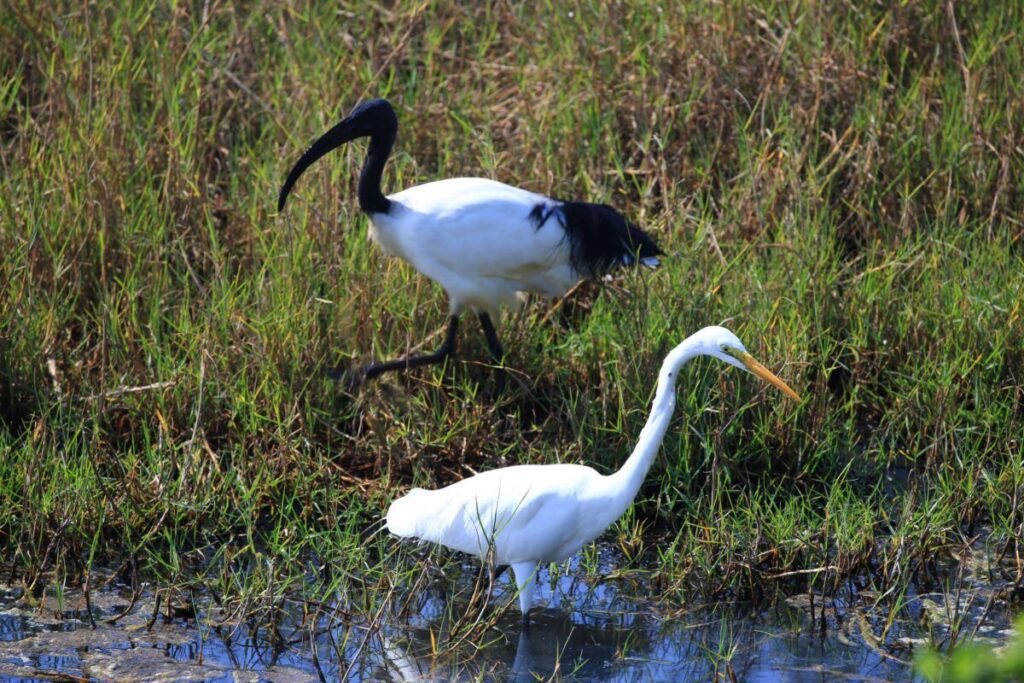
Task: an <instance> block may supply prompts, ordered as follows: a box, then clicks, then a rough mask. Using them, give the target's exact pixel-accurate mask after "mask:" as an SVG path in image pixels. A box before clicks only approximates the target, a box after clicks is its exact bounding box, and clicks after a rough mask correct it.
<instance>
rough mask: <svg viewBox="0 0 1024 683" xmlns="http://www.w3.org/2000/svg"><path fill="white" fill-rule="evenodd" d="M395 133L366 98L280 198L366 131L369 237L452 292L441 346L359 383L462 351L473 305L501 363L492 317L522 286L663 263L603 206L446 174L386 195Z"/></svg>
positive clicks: (385, 106) (363, 177) (560, 290)
mask: <svg viewBox="0 0 1024 683" xmlns="http://www.w3.org/2000/svg"><path fill="white" fill-rule="evenodd" d="M397 132H398V118H397V116H396V115H395V111H394V109H393V108H392V107H391V104H389V103H388V102H387V100H383V99H377V100H371V101H369V102H363V103H361V104H359V105H358V106H356V108H355V109H353V110H352V113H350V114H349V115H348V116H347V117H345V118H344V119H343V120H342V121H341V122H340V123H338V124H337V125H336V126H334V127H333V128H331V129H330V130H329V131H327V132H326V133H325V134H324V135H322V136H321V137H320V138H319V139H317V140H316V142H314V143H313V144H312V146H311V147H310V148H309V149H308V150H306V152H305V154H303V155H302V157H301V158H300V159H299V160H298V162H297V163H296V164H295V166H294V167H292V170H291V172H290V173H289V174H288V178H287V179H286V180H285V182H284V185H283V186H282V187H281V193H280V195H279V197H278V204H277V207H278V211H283V210H284V206H285V201H286V200H287V199H288V193H289V192H291V189H292V186H293V185H295V181H296V180H298V178H299V176H301V175H302V173H303V172H304V171H305V170H306V169H307V168H308V167H309V166H310V165H311V164H313V163H314V162H315V161H316V160H317V159H319V158H320V157H322V156H324V155H325V154H327V153H328V152H330V151H331V150H333V149H335V148H337V147H339V146H340V145H342V144H344V143H346V142H350V141H352V140H355V139H357V138H362V137H369V138H370V145H369V152H368V154H367V156H366V161H365V163H364V164H363V168H362V171H361V172H360V174H359V188H358V194H359V208H360V209H362V211H363V212H364V213H366V214H367V215H368V216H369V218H370V235H371V236H372V238H373V239H374V240H375V241H376V242H377V243H378V244H379V245H380V246H381V247H382V248H383V249H384V251H386V252H387V253H389V254H392V255H394V256H398V257H399V258H401V259H403V260H405V261H407V262H408V263H409V264H411V265H412V266H413V267H414V268H415V269H416V270H418V271H419V272H421V273H423V274H424V275H426V276H427V277H428V278H430V279H432V280H434V281H436V282H438V283H439V284H440V285H441V286H442V287H443V288H444V289H445V291H446V292H447V294H448V308H449V318H448V331H447V336H446V337H445V340H444V343H442V344H441V346H440V347H439V348H438V349H437V350H436V351H434V352H433V353H428V354H426V355H421V356H409V357H406V358H400V359H398V360H392V361H387V362H381V363H374V364H371V365H368V366H367V367H365V368H364V369H363V370H362V371H361V377H360V378H358V379H372V378H374V377H376V376H378V375H380V374H382V373H385V372H389V371H391V370H405V369H409V368H414V367H418V366H421V365H428V364H431V363H438V362H441V361H443V360H444V359H445V358H447V357H448V356H450V355H451V354H453V353H454V352H455V338H456V334H457V332H458V325H459V315H460V314H461V313H462V312H463V311H464V310H466V309H470V310H472V311H474V312H475V313H476V314H477V317H478V318H479V319H480V325H481V327H482V328H483V332H484V335H485V337H486V339H487V346H488V348H489V350H490V353H491V357H492V358H493V360H494V362H495V363H496V364H498V365H500V364H501V362H502V357H503V355H504V351H503V350H502V347H501V343H500V342H499V341H498V334H497V332H496V331H495V329H494V320H496V319H497V318H498V316H499V312H500V309H501V305H502V304H504V303H508V302H511V301H513V300H514V299H515V298H516V296H517V294H518V293H519V292H534V293H537V294H540V295H542V296H547V297H555V296H560V295H562V294H564V293H565V292H567V291H568V290H569V289H570V288H571V287H572V286H573V285H574V284H576V282H578V281H579V280H580V279H582V278H586V277H594V276H597V275H600V274H602V273H604V272H606V271H608V270H609V269H611V268H613V267H615V266H617V265H630V264H632V263H634V262H640V263H642V264H645V265H649V266H656V265H657V264H658V259H657V257H658V256H660V255H661V254H662V252H661V250H660V249H658V247H657V245H656V244H655V243H654V240H652V239H651V237H650V236H649V235H648V234H647V233H645V232H644V231H643V230H641V229H640V228H638V227H637V226H636V225H634V224H633V223H631V222H629V221H628V220H626V219H625V218H624V217H623V216H622V215H621V214H620V213H619V212H617V211H616V210H615V209H613V208H611V207H610V206H607V205H604V204H590V203H587V202H576V201H562V200H558V199H552V198H550V197H545V196H544V195H541V194H537V193H534V192H529V191H527V190H521V189H519V188H515V187H510V186H509V185H505V184H503V183H499V182H496V181H494V180H487V179H484V178H451V179H448V180H439V181H435V182H431V183H425V184H423V185H416V186H414V187H410V188H409V189H406V190H403V191H401V192H398V193H396V194H392V195H389V196H384V193H383V192H382V191H381V175H382V172H383V170H384V164H385V162H386V161H387V159H388V155H389V154H390V152H391V147H392V145H393V144H394V142H395V136H396V134H397ZM338 374H340V373H335V376H337V375H338ZM501 379H502V378H499V381H500V380H501Z"/></svg>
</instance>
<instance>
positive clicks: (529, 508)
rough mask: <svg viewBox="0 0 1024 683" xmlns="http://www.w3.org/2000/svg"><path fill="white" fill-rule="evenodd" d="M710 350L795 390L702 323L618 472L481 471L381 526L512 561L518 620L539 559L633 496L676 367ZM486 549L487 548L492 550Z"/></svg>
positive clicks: (413, 499) (576, 542) (415, 501)
mask: <svg viewBox="0 0 1024 683" xmlns="http://www.w3.org/2000/svg"><path fill="white" fill-rule="evenodd" d="M699 355H706V356H713V357H715V358H719V359H720V360H723V361H725V362H726V363H729V364H730V365H734V366H736V367H739V368H743V369H745V370H749V371H751V372H753V373H754V374H756V375H758V376H759V377H762V378H764V379H766V380H767V381H769V382H771V383H773V384H775V385H776V386H778V387H779V388H781V389H782V390H783V391H785V392H787V394H788V395H790V396H791V397H793V398H797V399H799V397H798V396H797V395H796V394H795V393H794V392H793V390H792V389H790V388H789V387H788V386H786V385H785V384H784V383H783V382H782V381H781V380H780V379H778V378H777V377H775V375H773V374H771V373H770V372H768V371H767V370H766V369H765V368H764V367H763V366H761V365H760V364H759V363H757V361H755V360H754V359H753V358H752V357H751V356H750V354H748V353H747V352H746V349H745V348H744V347H743V344H742V343H741V342H740V340H739V339H737V338H736V336H735V335H734V334H733V333H732V332H730V331H729V330H727V329H725V328H722V327H705V328H704V329H702V330H700V331H698V332H696V333H695V334H693V335H691V336H690V337H688V338H687V339H686V340H685V341H683V342H682V343H681V344H680V345H679V346H677V347H676V348H675V349H673V350H672V351H671V352H670V353H669V354H668V356H667V357H666V358H665V361H664V363H663V364H662V366H661V371H660V372H659V375H658V388H657V392H656V394H655V397H654V404H653V406H652V408H651V413H650V416H649V417H648V419H647V423H646V424H645V425H644V428H643V430H642V431H641V432H640V437H639V439H638V440H637V444H636V447H635V448H634V449H633V453H632V454H631V455H630V456H629V458H628V459H627V460H626V462H625V464H624V465H623V466H622V468H620V469H619V470H618V471H617V472H614V473H613V474H609V475H602V474H600V473H598V472H597V471H595V470H593V469H591V468H589V467H585V466H582V465H570V464H559V465H517V466H515V467H504V468H500V469H496V470H491V471H488V472H482V473H480V474H477V475H475V476H472V477H470V478H468V479H464V480H462V481H460V482H457V483H455V484H452V485H450V486H446V487H445V488H442V489H438V490H425V489H413V490H412V491H410V492H409V493H408V494H406V495H405V496H403V497H401V498H399V499H397V500H396V501H394V502H393V503H392V504H391V507H390V508H389V509H388V513H387V527H388V529H389V530H390V531H391V532H392V533H393V534H395V535H397V536H401V537H403V538H417V539H419V540H421V541H427V542H432V543H437V544H440V545H443V546H446V547H448V548H452V549H453V550H458V551H461V552H464V553H468V554H470V555H476V556H477V557H480V558H487V557H488V556H489V555H490V556H493V559H494V561H495V562H496V563H497V564H498V565H510V566H511V567H512V571H513V573H514V574H515V579H516V584H517V586H518V587H519V607H520V609H521V610H522V612H523V615H524V618H525V617H526V615H527V614H528V611H529V609H530V605H531V601H532V598H533V587H534V574H535V573H536V571H537V566H538V564H540V563H547V562H562V561H563V560H565V559H567V558H568V557H570V556H571V555H572V554H573V553H575V552H576V551H578V550H579V549H580V548H582V547H583V546H584V545H586V544H587V543H590V542H591V541H593V540H594V539H596V538H597V537H598V536H599V535H600V534H601V533H602V532H603V531H604V530H605V529H607V528H608V527H609V526H610V525H611V524H612V523H613V522H614V521H615V520H616V519H618V518H619V517H620V516H621V515H622V513H624V512H625V511H626V508H628V507H629V505H630V504H631V503H632V502H633V499H634V498H635V497H636V494H637V492H638V491H639V490H640V485H641V484H642V483H643V480H644V477H645V476H646V475H647V471H648V470H649V469H650V467H651V463H652V462H653V461H654V456H655V455H656V454H657V452H658V448H659V447H660V446H661V442H662V440H663V439H664V437H665V431H666V430H667V429H668V424H669V421H670V420H671V418H672V413H673V410H674V408H675V383H676V378H677V376H678V374H679V369H680V368H681V367H682V366H683V365H685V364H686V363H687V362H688V361H689V360H690V359H692V358H694V357H696V356H699ZM492 553H493V555H491V554H492Z"/></svg>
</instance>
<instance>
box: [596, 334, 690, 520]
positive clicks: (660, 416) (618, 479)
mask: <svg viewBox="0 0 1024 683" xmlns="http://www.w3.org/2000/svg"><path fill="white" fill-rule="evenodd" d="M698 354H699V351H698V348H697V343H696V342H695V340H694V338H693V337H692V336H691V337H689V338H688V339H686V340H685V341H684V342H683V343H682V344H680V345H679V346H677V347H676V348H674V349H672V352H671V353H669V354H668V357H667V358H665V362H664V363H662V364H661V371H660V372H659V373H658V389H657V391H656V392H655V394H654V403H653V404H652V406H651V414H650V416H649V417H648V418H647V424H645V425H644V428H643V429H642V430H641V431H640V438H639V439H638V440H637V443H636V447H634V448H633V452H632V453H631V454H630V456H629V459H627V460H626V462H625V463H624V464H623V465H622V467H621V468H620V469H619V471H618V472H616V473H615V474H613V475H611V477H610V480H611V481H612V484H613V486H614V489H615V490H616V496H615V504H614V505H613V506H612V507H614V508H616V510H617V512H616V513H615V517H616V518H618V516H619V515H621V514H622V513H623V512H625V511H626V508H628V507H629V504H630V503H632V502H633V498H635V497H636V494H637V492H638V491H639V490H640V486H641V484H643V481H644V477H646V476H647V472H648V470H650V469H651V464H652V463H653V462H654V457H655V456H656V455H657V454H658V449H659V448H660V447H661V442H662V440H663V439H664V438H665V431H666V430H667V429H668V424H669V422H670V421H671V420H672V413H673V411H674V410H675V407H676V378H677V377H678V376H679V371H680V369H681V368H682V367H683V366H684V365H686V364H687V363H688V362H689V361H690V360H691V359H692V358H693V357H694V356H696V355H698Z"/></svg>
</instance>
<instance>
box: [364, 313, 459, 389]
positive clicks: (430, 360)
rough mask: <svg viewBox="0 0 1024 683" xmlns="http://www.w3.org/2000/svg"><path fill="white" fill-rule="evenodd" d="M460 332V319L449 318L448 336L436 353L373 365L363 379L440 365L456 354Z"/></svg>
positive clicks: (366, 370) (454, 316) (366, 371)
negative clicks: (386, 373) (396, 371)
mask: <svg viewBox="0 0 1024 683" xmlns="http://www.w3.org/2000/svg"><path fill="white" fill-rule="evenodd" d="M458 332H459V317H458V316H456V315H453V316H451V317H449V318H448V334H447V336H445V338H444V343H443V344H441V346H439V347H438V348H437V350H436V351H434V352H433V353H428V354H426V355H424V356H409V357H407V358H399V359H398V360H390V361H385V362H383V363H373V364H372V365H368V366H366V368H365V369H364V370H363V373H362V375H363V377H362V379H363V380H371V379H373V378H374V377H377V376H378V375H383V374H384V373H385V372H391V371H393V370H409V369H411V368H418V367H421V366H423V365H433V364H434V363H440V362H441V361H443V360H444V359H446V358H448V356H451V355H452V354H454V353H455V337H456V336H457V335H458Z"/></svg>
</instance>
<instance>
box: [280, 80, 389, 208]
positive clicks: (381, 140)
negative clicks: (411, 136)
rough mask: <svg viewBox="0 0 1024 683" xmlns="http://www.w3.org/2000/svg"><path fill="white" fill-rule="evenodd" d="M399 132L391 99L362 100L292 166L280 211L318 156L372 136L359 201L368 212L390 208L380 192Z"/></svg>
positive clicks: (360, 184) (281, 199) (281, 196)
mask: <svg viewBox="0 0 1024 683" xmlns="http://www.w3.org/2000/svg"><path fill="white" fill-rule="evenodd" d="M397 132H398V117H397V116H395V110H394V109H392V107H391V104H390V103H389V102H388V101H387V100H383V99H377V100H370V101H368V102H361V103H359V104H358V105H356V107H355V109H353V110H352V112H351V113H350V114H349V115H348V116H346V117H345V118H344V119H342V121H341V122H339V123H338V124H337V125H336V126H334V128H331V129H330V130H329V131H327V132H326V133H324V134H323V135H321V136H320V137H319V138H318V139H317V140H316V142H314V143H313V144H312V145H310V147H309V149H307V150H306V152H305V154H303V155H302V157H301V158H300V159H299V160H298V162H296V164H295V166H293V167H292V170H291V172H290V173H289V174H288V178H287V179H286V180H285V181H284V185H282V186H281V193H280V194H279V195H278V197H277V210H278V211H283V210H284V204H285V202H286V201H287V200H288V193H289V192H291V189H292V186H293V185H295V181H297V180H298V179H299V176H301V175H302V173H303V171H305V170H306V169H307V168H308V167H309V166H311V165H312V164H313V162H315V161H316V160H317V159H319V158H320V157H322V156H323V155H325V154H327V153H328V152H330V151H331V150H332V149H335V148H337V147H340V146H341V145H343V144H345V143H346V142H351V141H352V140H355V139H356V138H363V137H369V138H370V153H369V155H368V156H367V159H366V164H365V165H364V166H363V171H362V174H361V176H360V179H359V203H360V206H362V208H363V210H364V211H380V210H387V204H388V202H387V199H386V198H385V197H384V195H383V193H381V191H380V176H381V171H382V169H383V168H384V162H385V161H386V160H387V156H388V154H389V153H390V151H391V145H392V144H394V142H395V135H396V134H397Z"/></svg>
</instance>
